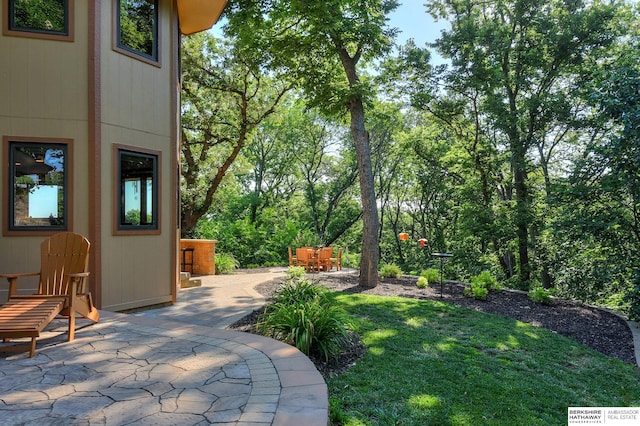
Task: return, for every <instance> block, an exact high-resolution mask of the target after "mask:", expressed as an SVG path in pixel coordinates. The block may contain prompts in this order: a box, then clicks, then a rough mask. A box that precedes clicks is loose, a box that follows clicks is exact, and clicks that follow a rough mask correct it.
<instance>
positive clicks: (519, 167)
mask: <svg viewBox="0 0 640 426" xmlns="http://www.w3.org/2000/svg"><path fill="white" fill-rule="evenodd" d="M511 143H512V149H511V152H512V160H511V161H512V167H513V175H514V187H515V195H516V217H515V222H516V235H517V236H518V268H519V275H520V283H521V284H522V285H523V286H525V285H528V282H529V279H530V278H531V265H529V225H530V224H531V212H530V209H531V206H530V203H529V193H528V189H527V172H526V170H525V167H526V165H525V164H526V158H525V153H524V151H525V149H524V147H523V146H521V145H520V144H519V143H517V140H516V141H513V140H512V142H511ZM514 145H515V146H514Z"/></svg>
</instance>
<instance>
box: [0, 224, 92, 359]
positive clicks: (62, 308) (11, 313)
mask: <svg viewBox="0 0 640 426" xmlns="http://www.w3.org/2000/svg"><path fill="white" fill-rule="evenodd" d="M89 247H90V244H89V241H88V240H87V239H86V238H85V237H83V236H82V235H78V234H73V233H70V232H62V233H59V234H55V235H53V236H51V237H50V238H48V239H46V240H44V241H43V242H42V244H41V246H40V255H41V256H40V272H33V273H26V274H0V278H6V279H7V280H8V281H9V299H8V301H7V303H5V304H4V305H2V306H0V338H1V339H3V342H4V343H8V342H10V341H11V339H16V338H24V337H30V338H31V344H30V346H28V347H27V349H25V348H24V346H19V345H12V346H3V347H0V351H24V350H29V356H30V357H33V355H34V354H35V349H36V339H37V338H38V337H39V336H40V332H41V331H42V330H43V329H44V328H45V327H46V326H47V325H48V324H49V323H50V322H51V320H53V319H54V318H55V317H56V316H58V315H61V316H64V317H66V318H68V320H69V327H68V332H67V335H68V341H72V340H73V339H74V335H75V321H76V315H79V316H80V317H83V318H87V319H90V320H91V321H93V322H98V321H99V320H100V313H99V312H98V310H97V309H96V308H95V306H93V301H92V299H91V293H89V292H88V291H87V289H86V288H85V287H86V279H87V277H88V276H89V272H87V269H88V264H89ZM29 276H39V278H40V284H39V287H38V293H37V294H35V295H28V296H22V295H18V294H17V284H18V279H19V278H22V277H29Z"/></svg>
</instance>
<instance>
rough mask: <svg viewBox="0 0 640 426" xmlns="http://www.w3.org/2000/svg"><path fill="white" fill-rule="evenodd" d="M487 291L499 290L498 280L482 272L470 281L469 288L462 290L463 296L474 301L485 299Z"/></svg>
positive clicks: (488, 273) (487, 272)
mask: <svg viewBox="0 0 640 426" xmlns="http://www.w3.org/2000/svg"><path fill="white" fill-rule="evenodd" d="M489 290H498V291H499V290H501V287H500V286H499V285H498V280H496V279H495V277H493V275H491V273H490V272H489V271H482V272H481V273H480V274H478V275H476V276H475V277H473V278H472V279H471V286H469V287H466V288H465V289H464V294H465V295H467V296H469V297H473V298H474V299H480V300H482V299H485V298H486V297H487V295H488V294H489Z"/></svg>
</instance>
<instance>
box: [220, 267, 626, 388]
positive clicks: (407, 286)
mask: <svg viewBox="0 0 640 426" xmlns="http://www.w3.org/2000/svg"><path fill="white" fill-rule="evenodd" d="M308 278H310V279H311V280H314V281H317V282H318V283H319V284H321V285H324V286H326V287H328V288H329V289H331V290H334V291H343V292H348V293H366V294H375V295H380V296H399V297H409V298H415V299H429V300H438V301H443V302H446V303H452V304H454V305H457V306H463V307H466V308H470V309H475V310H477V311H481V312H486V313H490V314H495V315H502V316H504V317H508V318H513V319H516V320H518V321H522V322H526V323H529V324H532V325H535V326H538V327H544V328H547V329H549V330H551V331H554V332H556V333H558V334H561V335H563V336H566V337H570V338H572V339H574V340H576V341H578V342H580V343H582V344H584V345H586V346H589V347H591V348H593V349H595V350H597V351H599V352H601V353H603V354H605V355H608V356H611V357H614V358H617V359H619V360H621V361H623V362H625V363H628V364H634V365H635V364H636V359H635V353H634V344H633V335H632V333H631V330H630V329H629V326H628V325H627V322H626V320H625V319H624V318H622V317H621V316H619V315H617V314H615V313H613V312H610V311H607V310H604V309H600V308H596V307H593V306H588V305H584V304H582V303H579V302H573V301H568V300H562V299H553V301H552V302H551V303H550V304H548V305H543V304H540V303H536V302H534V301H532V300H531V299H530V298H529V297H528V295H527V294H526V293H525V292H519V291H510V290H503V291H501V292H490V293H489V295H488V296H487V298H486V299H485V300H476V299H473V298H470V297H467V296H465V295H464V288H465V285H464V284H462V283H457V282H452V281H448V282H445V283H444V285H443V286H442V297H440V285H438V284H436V285H435V286H432V287H428V288H426V289H419V288H418V287H416V285H415V283H416V280H417V279H416V278H415V277H404V278H400V279H385V280H384V281H382V282H380V283H379V284H378V285H377V286H376V287H375V288H372V289H370V288H364V287H360V286H359V285H358V276H357V275H356V274H337V273H336V274H331V273H328V274H321V275H316V276H313V275H309V276H308ZM279 285H280V282H278V281H277V280H276V281H272V282H269V283H265V284H261V285H259V286H257V287H256V290H257V291H258V292H260V293H261V294H263V295H264V296H265V297H266V298H267V299H269V298H270V297H271V296H272V295H273V293H274V292H275V290H276V289H277V288H278V287H279ZM258 315H259V313H258V312H254V313H253V314H252V315H249V316H247V317H245V318H244V319H243V320H241V321H239V322H238V323H236V324H235V325H234V326H233V327H232V328H234V329H236V330H239V331H249V332H251V331H252V324H254V323H255V321H256V320H257V318H258ZM363 353H364V347H363V346H362V344H361V343H360V342H359V339H358V336H355V335H352V336H351V342H350V344H349V347H347V348H345V351H344V354H343V355H341V359H339V360H334V361H333V362H332V363H330V364H331V365H326V364H325V363H324V360H313V359H312V361H314V363H315V364H316V366H317V367H318V369H319V370H320V372H321V373H322V374H324V375H325V376H327V375H331V374H335V373H337V372H340V371H343V370H345V369H346V368H348V367H349V366H350V365H351V364H352V363H353V362H354V361H355V360H356V359H357V358H358V357H359V356H361V355H362V354H363Z"/></svg>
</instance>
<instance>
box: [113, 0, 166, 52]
mask: <svg viewBox="0 0 640 426" xmlns="http://www.w3.org/2000/svg"><path fill="white" fill-rule="evenodd" d="M115 5H116V10H115V12H114V15H115V16H116V31H115V34H116V50H118V51H120V52H122V53H125V54H133V55H135V56H137V57H141V58H142V59H144V60H147V61H148V62H156V63H157V62H158V0H115Z"/></svg>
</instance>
